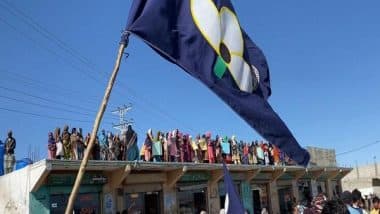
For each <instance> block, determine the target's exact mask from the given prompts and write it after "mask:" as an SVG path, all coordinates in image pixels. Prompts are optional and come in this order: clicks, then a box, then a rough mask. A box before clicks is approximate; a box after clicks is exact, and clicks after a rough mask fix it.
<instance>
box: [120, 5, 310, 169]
mask: <svg viewBox="0 0 380 214" xmlns="http://www.w3.org/2000/svg"><path fill="white" fill-rule="evenodd" d="M126 32H129V33H132V34H134V35H136V36H138V37H140V38H141V39H142V40H144V41H145V42H146V43H147V44H148V45H149V46H150V47H152V48H153V49H154V50H155V51H157V52H158V53H159V54H160V55H161V56H163V57H164V58H166V59H167V60H169V61H171V62H173V63H175V64H177V65H178V66H180V67H181V68H183V69H184V70H185V71H186V72H187V73H188V74H190V75H191V76H193V77H195V78H197V79H199V80H200V81H202V82H203V83H204V84H205V85H207V86H208V87H209V88H210V89H211V90H212V91H213V92H214V93H216V94H217V95H218V96H219V97H220V98H221V99H223V101H224V102H226V103H227V104H228V105H229V106H230V107H231V108H232V109H233V110H234V111H235V112H237V113H238V114H239V115H240V116H241V117H242V118H243V119H244V120H245V121H246V122H247V123H248V124H249V125H250V126H251V127H253V128H254V129H255V130H256V131H257V132H258V133H259V134H261V135H262V136H263V137H264V138H265V139H266V140H268V141H269V142H270V143H273V144H274V145H276V146H278V147H279V148H280V149H281V150H282V151H284V152H285V153H286V154H287V155H288V156H289V157H290V158H292V159H293V160H294V161H296V162H297V163H298V164H300V165H304V166H306V165H307V164H308V162H309V159H310V156H309V154H308V152H307V151H306V150H305V149H303V148H301V147H300V145H299V144H298V142H297V141H296V139H295V138H294V137H293V135H292V133H291V132H290V130H289V129H288V128H287V127H286V125H285V124H284V122H283V121H282V120H281V119H280V117H279V116H278V115H277V114H276V113H275V112H274V111H273V109H272V108H271V106H270V105H269V103H268V102H267V98H268V97H269V96H270V94H271V89H270V81H269V69H268V65H267V62H266V59H265V56H264V54H263V52H262V51H261V50H260V49H259V48H258V47H257V46H256V45H255V44H254V43H253V42H252V41H251V39H250V38H249V37H248V36H247V34H246V33H245V32H244V30H243V29H241V27H240V24H239V21H238V19H237V16H236V14H235V11H234V8H233V6H232V4H231V2H230V1H229V0H134V1H133V3H132V7H131V10H130V14H129V19H128V23H127V27H126ZM124 39H125V37H123V38H122V40H124ZM122 42H123V41H122Z"/></svg>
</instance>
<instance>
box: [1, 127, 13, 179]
mask: <svg viewBox="0 0 380 214" xmlns="http://www.w3.org/2000/svg"><path fill="white" fill-rule="evenodd" d="M15 148H16V139H14V138H13V136H12V131H11V130H10V131H9V132H8V138H7V139H6V140H5V156H4V169H5V174H7V173H11V172H12V171H13V167H14V165H15V162H16V158H15V155H14V154H15Z"/></svg>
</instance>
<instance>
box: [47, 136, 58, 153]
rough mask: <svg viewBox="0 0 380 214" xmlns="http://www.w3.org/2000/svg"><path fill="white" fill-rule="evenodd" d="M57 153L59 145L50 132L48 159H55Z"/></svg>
mask: <svg viewBox="0 0 380 214" xmlns="http://www.w3.org/2000/svg"><path fill="white" fill-rule="evenodd" d="M56 152H57V145H56V143H55V140H54V136H53V133H51V132H49V135H48V159H55V154H56Z"/></svg>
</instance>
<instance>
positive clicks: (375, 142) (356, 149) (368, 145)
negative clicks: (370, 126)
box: [336, 140, 380, 156]
mask: <svg viewBox="0 0 380 214" xmlns="http://www.w3.org/2000/svg"><path fill="white" fill-rule="evenodd" d="M378 143H380V140H377V141H374V142H372V143H368V144H365V145H363V146H361V147H357V148H355V149H351V150H347V151H345V152H341V153H338V154H336V156H339V155H345V154H348V153H352V152H357V151H359V150H363V149H364V148H367V147H370V146H373V145H375V144H378Z"/></svg>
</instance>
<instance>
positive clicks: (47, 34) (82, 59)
mask: <svg viewBox="0 0 380 214" xmlns="http://www.w3.org/2000/svg"><path fill="white" fill-rule="evenodd" d="M6 3H7V4H8V7H4V5H2V6H3V8H5V9H6V10H8V11H9V12H11V13H12V14H13V15H15V16H19V15H17V14H16V13H15V12H14V11H11V10H10V9H9V7H11V8H12V9H13V10H15V11H16V12H17V13H19V14H20V15H21V16H23V18H22V20H23V22H24V23H26V24H27V25H30V26H31V27H32V28H33V29H34V30H35V31H36V32H38V33H40V34H41V35H43V36H44V37H45V38H47V39H48V40H50V41H52V42H54V43H56V44H58V46H60V47H62V48H63V49H64V50H65V51H66V52H68V53H69V54H70V55H71V56H72V57H74V58H77V60H79V61H80V62H82V63H83V64H85V65H86V66H88V67H89V68H90V70H92V71H94V72H95V73H97V72H96V70H95V69H94V64H93V63H91V61H90V60H89V59H88V58H86V57H84V56H82V55H80V54H79V53H78V52H77V51H75V49H73V48H71V47H70V46H68V45H67V44H66V43H64V42H63V41H62V40H60V39H59V38H58V37H56V36H55V35H54V34H53V33H51V32H50V31H48V30H47V29H46V28H44V27H42V26H41V25H40V24H38V23H37V22H36V21H34V20H33V19H32V17H30V16H28V15H26V14H25V13H23V12H22V11H21V10H19V9H17V8H16V7H14V6H12V5H11V4H10V3H9V2H6ZM3 21H4V20H3ZM6 24H8V25H10V24H9V23H6ZM12 28H14V26H13V27H12ZM16 31H17V30H16ZM22 35H24V34H22ZM53 40H54V41H53ZM40 47H41V46H40ZM53 52H54V51H53ZM54 55H56V56H57V55H58V54H54ZM58 57H59V56H58ZM80 71H81V70H80ZM102 73H103V76H106V75H107V74H106V73H104V72H102ZM86 75H88V74H87V72H86ZM89 77H90V78H91V79H93V80H95V81H98V80H97V79H96V78H94V77H93V76H91V75H89ZM119 84H120V85H121V86H123V87H124V88H126V89H127V91H128V92H129V94H130V93H132V94H133V96H134V97H135V98H138V99H140V100H141V101H143V102H144V103H146V104H147V106H152V105H151V104H152V103H151V102H149V101H147V100H146V99H142V98H141V96H137V95H136V92H135V91H134V90H133V89H132V88H129V87H128V86H126V85H125V84H123V83H122V82H119ZM116 92H118V91H116ZM130 95H131V94H130ZM140 106H143V105H140ZM144 107H145V106H144ZM146 109H148V110H149V111H151V112H153V111H152V108H146ZM153 109H154V110H156V113H158V114H160V115H161V116H164V117H165V118H167V119H169V120H172V121H174V122H176V123H180V124H183V122H181V121H180V120H178V119H176V118H175V117H173V116H172V115H170V114H168V113H167V112H166V111H164V110H162V109H161V108H159V106H157V104H156V108H153ZM183 125H184V124H183ZM184 126H185V127H187V128H188V129H190V130H192V131H195V130H194V129H193V128H191V127H188V126H187V125H184Z"/></svg>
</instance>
